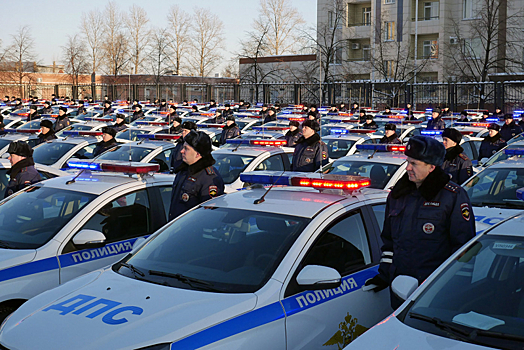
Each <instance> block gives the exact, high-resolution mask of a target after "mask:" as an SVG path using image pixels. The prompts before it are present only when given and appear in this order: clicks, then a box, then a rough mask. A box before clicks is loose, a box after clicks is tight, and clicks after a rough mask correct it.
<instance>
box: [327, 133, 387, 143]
mask: <svg viewBox="0 0 524 350" xmlns="http://www.w3.org/2000/svg"><path fill="white" fill-rule="evenodd" d="M382 136H383V135H373V134H371V133H370V134H342V135H326V136H323V137H322V140H339V139H342V140H352V141H358V140H360V139H362V138H366V137H371V138H373V137H374V138H382Z"/></svg>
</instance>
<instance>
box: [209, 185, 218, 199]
mask: <svg viewBox="0 0 524 350" xmlns="http://www.w3.org/2000/svg"><path fill="white" fill-rule="evenodd" d="M217 193H218V187H217V186H209V195H210V196H211V197H216V196H217Z"/></svg>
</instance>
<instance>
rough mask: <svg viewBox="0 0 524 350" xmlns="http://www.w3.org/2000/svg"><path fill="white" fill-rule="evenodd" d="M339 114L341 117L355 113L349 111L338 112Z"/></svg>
mask: <svg viewBox="0 0 524 350" xmlns="http://www.w3.org/2000/svg"><path fill="white" fill-rule="evenodd" d="M338 115H339V116H341V117H351V116H353V114H351V113H347V112H338Z"/></svg>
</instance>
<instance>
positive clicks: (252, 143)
mask: <svg viewBox="0 0 524 350" xmlns="http://www.w3.org/2000/svg"><path fill="white" fill-rule="evenodd" d="M226 143H228V144H232V145H250V146H276V147H278V146H285V145H286V144H287V141H286V140H265V139H228V140H226Z"/></svg>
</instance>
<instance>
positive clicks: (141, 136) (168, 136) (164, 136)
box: [136, 134, 182, 140]
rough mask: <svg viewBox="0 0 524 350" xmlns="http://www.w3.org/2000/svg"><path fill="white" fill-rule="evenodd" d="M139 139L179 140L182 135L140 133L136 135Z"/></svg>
mask: <svg viewBox="0 0 524 350" xmlns="http://www.w3.org/2000/svg"><path fill="white" fill-rule="evenodd" d="M136 137H137V138H139V139H148V140H178V139H179V138H181V137H182V135H181V134H176V135H175V134H138V135H136Z"/></svg>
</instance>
